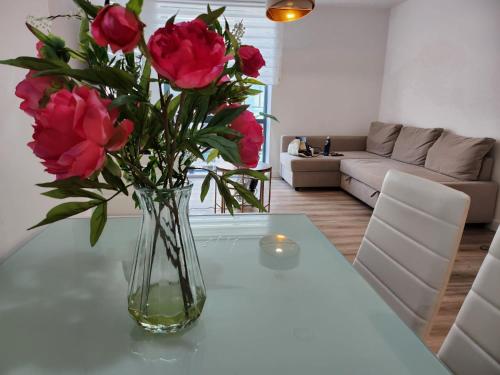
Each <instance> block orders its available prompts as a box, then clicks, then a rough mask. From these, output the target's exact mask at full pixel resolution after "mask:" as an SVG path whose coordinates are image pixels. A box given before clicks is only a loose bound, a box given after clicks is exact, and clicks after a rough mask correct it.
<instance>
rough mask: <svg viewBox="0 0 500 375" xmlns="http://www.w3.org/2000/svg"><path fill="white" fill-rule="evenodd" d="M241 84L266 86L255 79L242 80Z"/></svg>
mask: <svg viewBox="0 0 500 375" xmlns="http://www.w3.org/2000/svg"><path fill="white" fill-rule="evenodd" d="M241 82H242V83H247V84H250V85H256V86H267V85H266V84H265V83H264V82H262V81H259V80H258V79H255V78H250V77H247V78H244V79H242V80H241Z"/></svg>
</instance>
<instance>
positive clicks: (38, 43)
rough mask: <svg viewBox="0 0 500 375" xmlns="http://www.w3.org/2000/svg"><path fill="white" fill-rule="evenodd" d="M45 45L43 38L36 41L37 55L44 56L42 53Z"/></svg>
mask: <svg viewBox="0 0 500 375" xmlns="http://www.w3.org/2000/svg"><path fill="white" fill-rule="evenodd" d="M43 46H45V44H44V43H43V42H42V41H41V40H39V41H38V42H36V44H35V48H36V57H38V58H43V55H42V48H43Z"/></svg>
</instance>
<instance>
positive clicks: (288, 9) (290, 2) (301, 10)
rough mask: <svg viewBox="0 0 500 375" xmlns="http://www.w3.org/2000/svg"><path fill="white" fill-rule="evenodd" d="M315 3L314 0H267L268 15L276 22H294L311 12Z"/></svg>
mask: <svg viewBox="0 0 500 375" xmlns="http://www.w3.org/2000/svg"><path fill="white" fill-rule="evenodd" d="M314 5H315V1H314V0H267V6H266V16H267V18H269V19H270V20H271V21H275V22H293V21H297V20H299V19H301V18H303V17H305V16H307V15H308V14H309V13H311V12H312V10H313V9H314Z"/></svg>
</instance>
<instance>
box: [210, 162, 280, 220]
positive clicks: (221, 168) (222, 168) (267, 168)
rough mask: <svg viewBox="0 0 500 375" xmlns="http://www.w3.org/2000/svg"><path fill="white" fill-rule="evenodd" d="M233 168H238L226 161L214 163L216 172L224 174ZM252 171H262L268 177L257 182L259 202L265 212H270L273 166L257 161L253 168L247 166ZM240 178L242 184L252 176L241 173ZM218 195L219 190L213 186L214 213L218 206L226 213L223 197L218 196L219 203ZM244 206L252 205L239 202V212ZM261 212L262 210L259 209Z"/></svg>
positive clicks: (243, 210) (243, 209) (242, 210)
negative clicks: (218, 197) (266, 190)
mask: <svg viewBox="0 0 500 375" xmlns="http://www.w3.org/2000/svg"><path fill="white" fill-rule="evenodd" d="M235 169H238V168H236V167H235V166H234V165H232V164H231V163H227V162H220V163H217V164H216V165H215V172H216V173H217V174H221V175H223V174H225V173H228V172H231V171H234V170H235ZM249 169H251V170H253V171H257V172H260V173H264V174H266V175H267V177H268V179H267V181H260V183H259V185H260V186H259V202H260V203H261V204H262V206H264V208H265V209H266V210H267V212H271V180H272V178H273V167H272V166H271V164H268V163H259V164H257V166H256V167H255V168H249ZM241 178H242V183H243V184H244V183H245V181H246V179H252V177H250V176H248V175H244V174H243V175H241ZM266 182H268V184H267V189H268V192H267V203H266V202H265V200H264V198H265V195H266V194H265V188H266ZM218 195H219V191H218V189H217V188H215V206H214V213H217V208H220V212H221V213H222V214H224V213H226V204H225V202H224V199H222V197H221V198H220V203H218V199H217V196H218ZM245 207H252V206H251V205H249V204H247V203H242V204H241V212H245ZM261 212H262V211H261Z"/></svg>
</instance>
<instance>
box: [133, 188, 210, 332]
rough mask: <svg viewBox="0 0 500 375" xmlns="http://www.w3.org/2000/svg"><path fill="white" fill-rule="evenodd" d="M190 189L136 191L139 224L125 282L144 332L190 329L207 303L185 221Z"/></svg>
mask: <svg viewBox="0 0 500 375" xmlns="http://www.w3.org/2000/svg"><path fill="white" fill-rule="evenodd" d="M191 190H192V185H189V186H186V187H182V188H178V189H169V190H161V191H155V190H152V189H143V188H137V189H136V194H137V197H138V200H139V205H140V208H141V210H142V223H141V227H140V232H139V238H138V242H137V249H136V252H135V256H134V260H133V263H132V270H131V275H130V281H129V292H128V310H129V313H130V315H131V316H132V317H133V318H134V320H135V321H136V322H137V323H138V324H139V325H140V326H142V327H143V328H144V329H146V330H148V331H151V332H155V333H174V332H178V331H180V330H182V329H184V328H186V327H188V326H189V325H191V324H192V323H193V322H194V321H195V320H196V319H198V317H199V316H200V314H201V311H202V309H203V305H204V303H205V299H206V291H205V285H204V282H203V277H202V274H201V269H200V264H199V261H198V255H197V252H196V245H195V242H194V238H193V234H192V232H191V225H190V222H189V215H188V214H189V198H190V196H191Z"/></svg>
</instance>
